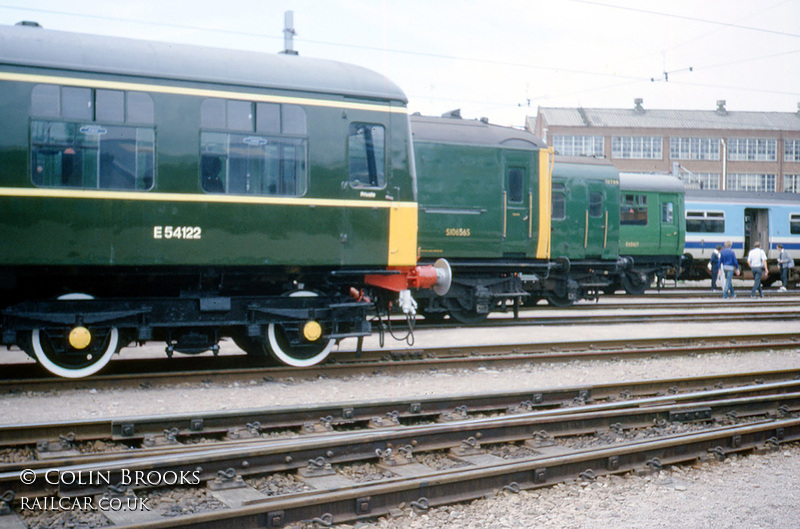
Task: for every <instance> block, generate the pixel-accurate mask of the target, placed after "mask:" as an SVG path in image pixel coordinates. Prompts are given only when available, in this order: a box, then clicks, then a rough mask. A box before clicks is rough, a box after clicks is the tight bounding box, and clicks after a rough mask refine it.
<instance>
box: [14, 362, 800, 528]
mask: <svg viewBox="0 0 800 529" xmlns="http://www.w3.org/2000/svg"><path fill="white" fill-rule="evenodd" d="M796 377H797V372H795V371H785V372H762V373H742V374H732V375H729V376H724V377H714V378H713V379H701V378H693V379H671V380H661V381H647V382H641V383H627V384H620V385H604V386H597V387H583V388H568V389H561V390H556V391H554V392H552V393H547V392H544V391H543V392H542V393H541V394H502V395H500V394H493V395H483V396H479V397H476V396H468V395H458V396H451V397H448V398H440V399H432V400H430V401H424V402H406V403H392V402H385V403H362V404H360V405H358V406H354V405H352V404H350V405H348V408H347V409H345V408H342V407H339V408H337V407H330V408H317V409H314V410H313V411H311V410H308V409H306V410H300V409H295V410H280V411H273V413H272V414H270V413H268V412H265V411H262V414H261V415H260V416H259V418H261V419H263V420H264V421H265V422H264V423H263V424H262V425H259V426H258V427H257V428H256V430H257V432H255V433H253V432H252V430H253V427H252V423H251V426H250V427H248V430H249V431H251V433H253V436H252V437H249V438H240V439H230V438H228V439H222V440H218V441H217V442H215V443H213V444H210V445H200V444H191V443H190V442H189V440H190V439H191V437H192V435H190V432H191V430H192V427H191V425H188V427H187V428H183V429H180V428H178V432H177V433H173V434H172V435H171V437H172V438H173V440H172V441H168V440H167V439H166V436H168V435H167V433H165V434H164V435H165V438H164V439H163V440H162V441H161V442H156V443H154V444H153V445H151V446H150V447H149V448H148V447H140V448H138V449H136V450H133V451H129V452H126V453H111V454H93V455H85V456H79V455H75V454H68V455H58V454H55V455H53V454H49V453H48V452H47V450H45V451H44V453H43V454H38V455H39V459H36V460H30V459H29V460H24V461H20V462H17V463H7V464H3V465H2V466H0V488H2V489H4V490H8V491H12V492H13V496H14V497H15V498H16V499H14V500H12V504H13V505H15V506H19V505H20V504H21V502H22V498H28V500H27V503H28V504H30V502H31V501H34V500H33V499H34V498H40V499H41V501H46V498H76V497H92V498H93V500H92V501H93V502H95V503H96V504H99V503H100V502H101V501H102V499H103V498H106V500H107V501H111V500H109V498H115V497H116V498H126V497H127V498H129V499H130V498H133V497H135V498H137V500H136V501H138V502H141V501H145V502H147V501H149V500H150V499H152V498H153V497H157V496H158V492H157V491H159V490H160V489H162V488H163V487H164V485H165V484H166V485H172V483H165V482H164V480H163V479H162V478H163V477H164V476H179V475H185V476H191V477H192V481H193V483H192V485H194V487H195V488H200V489H202V491H203V492H202V495H203V496H204V497H207V498H213V499H215V500H216V507H217V508H216V509H215V510H212V511H210V512H205V513H202V514H194V515H189V516H181V517H172V518H169V519H164V518H163V517H162V516H161V513H159V512H154V511H152V510H131V511H127V512H123V513H120V512H116V511H113V510H112V512H104V513H103V514H105V515H106V516H107V517H108V518H109V520H110V521H111V522H113V523H114V524H115V525H121V526H125V527H167V526H169V527H228V526H232V525H234V526H237V527H239V526H241V527H283V526H284V525H286V524H290V523H297V522H313V521H315V520H316V521H317V523H319V524H320V525H330V524H332V523H341V522H348V521H354V520H358V519H364V518H370V517H375V516H379V515H382V514H386V513H387V512H388V511H389V510H391V509H397V508H398V507H399V506H400V505H401V504H405V505H417V507H418V508H420V509H427V508H430V507H433V506H436V505H442V504H446V503H452V502H458V501H464V500H468V499H472V498H475V497H480V496H482V495H483V494H486V493H490V492H496V491H498V490H509V491H511V492H513V491H517V490H521V489H529V488H535V487H542V486H548V485H552V484H554V483H558V482H561V481H564V480H571V479H592V477H593V476H597V475H599V474H603V473H623V472H627V471H631V470H643V469H647V468H649V469H650V470H651V471H657V470H658V469H660V468H661V467H663V466H666V465H670V464H676V463H681V462H687V461H692V460H694V459H697V458H700V457H709V456H711V457H725V456H727V455H729V454H731V453H736V452H743V451H751V450H754V449H767V448H768V447H775V446H778V445H780V444H781V443H786V442H793V441H796V440H798V439H800V419H797V415H798V412H800V380H798V379H797V378H796ZM753 381H757V383H754V384H748V383H749V382H753ZM711 383H713V384H719V385H721V386H723V387H718V388H714V389H709V388H708V384H711ZM537 395H539V396H537ZM545 395H547V396H545ZM522 398H526V399H527V400H526V401H523V402H520V399H522ZM509 403H512V404H511V405H509ZM392 406H395V408H394V409H393V412H390V413H389V414H388V415H385V416H384V417H385V419H383V420H382V421H375V419H374V418H373V419H370V420H369V421H367V420H366V417H367V416H368V415H370V414H372V413H377V412H380V411H385V409H390V408H392ZM464 406H466V409H464ZM356 409H358V410H359V411H356ZM348 410H350V411H348ZM290 411H291V412H292V413H291V414H289V413H288V412H290ZM394 412H396V413H394ZM319 413H331V414H334V413H337V417H336V419H335V420H330V421H323V422H327V423H328V424H327V425H326V426H323V425H321V424H320V427H319V428H316V429H315V430H314V431H313V432H312V433H309V434H307V435H301V434H300V433H299V432H296V435H293V436H290V437H286V436H281V437H277V438H269V437H264V436H263V435H266V434H267V430H269V429H270V428H279V429H282V428H286V427H287V417H288V416H289V415H294V416H301V415H305V416H308V415H309V414H311V415H316V414H319ZM251 417H252V416H251ZM146 419H148V418H141V419H140V420H139V421H138V424H141V425H143V424H144V423H145V422H146ZM186 419H188V417H182V418H173V420H175V421H178V422H182V421H185V420H186ZM194 419H195V420H196V419H198V417H196V416H195V417H194ZM202 419H203V420H205V419H206V418H205V417H203V418H202ZM149 420H151V425H150V428H152V429H157V428H159V427H161V426H163V424H159V423H158V422H157V421H158V420H159V419H157V418H149ZM152 421H155V422H152ZM211 423H212V421H211V417H209V422H208V424H209V428H210V430H214V431H217V432H221V431H222V430H224V429H225V426H226V425H224V424H220V425H218V426H212V425H211ZM176 424H177V423H176ZM202 424H203V425H205V424H206V423H205V421H204V422H203V423H202ZM184 426H186V425H184ZM49 427H50V428H53V429H59V428H62V429H63V428H64V427H67V428H69V427H72V428H75V429H77V428H78V427H79V425H64V424H62V425H49ZM176 428H177V427H176ZM301 429H302V427H301ZM144 431H146V428H144V427H143V426H142V432H144ZM301 431H302V430H301ZM114 432H116V433H114ZM7 433H9V431H5V432H3V435H2V436H0V438H7V435H5V434H7ZM119 433H120V430H115V429H114V427H113V426H112V434H111V437H112V438H113V437H114V435H118V434H119ZM194 433H195V434H199V433H200V432H197V431H195V432H194ZM209 433H212V432H205V434H206V435H208V434H209ZM81 435H83V434H81ZM105 435H106V436H108V435H109V434H108V432H106V434H105ZM145 437H146V436H145ZM136 439H137V440H143V439H144V437H136ZM129 440H131V439H129ZM26 441H29V440H26ZM50 442H51V441H46V440H40V442H39V445H41V446H44V445H45V444H46V443H47V444H49V443H50ZM184 443H186V444H184ZM22 472H26V473H27V474H26V476H28V477H30V476H34V477H35V479H31V480H30V481H31V483H30V484H28V485H25V484H23V483H22V482H21V477H20V476H21V475H22ZM48 473H49V478H48ZM276 474H277V475H279V476H280V478H279V480H280V481H282V482H286V481H290V482H291V483H293V484H295V485H297V490H296V491H295V492H293V493H290V494H285V495H278V496H273V497H270V496H268V495H267V494H265V492H264V491H263V490H262V489H260V488H259V487H260V485H259V484H263V480H267V481H269V480H270V479H272V478H271V477H270V476H272V475H276ZM62 476H66V477H67V478H70V479H66V480H65V479H63V478H62ZM75 476H84V477H85V476H94V477H95V478H98V479H88V480H84V482H83V483H77V482H76V480H75V479H74V478H75ZM125 476H128V478H129V480H130V476H142V480H140V481H136V482H135V483H130V482H129V483H128V484H129V485H135V486H130V487H125V486H120V484H122V485H125ZM147 476H151V477H152V478H148V477H147ZM156 476H157V477H158V478H159V479H158V480H156V478H155V477H156ZM265 476H266V477H265ZM56 477H57V479H56ZM159 480H161V481H159ZM167 481H168V480H167ZM194 481H196V483H194ZM53 482H55V484H54V483H53ZM268 488H269V487H268ZM115 495H116V496H115ZM196 495H197V494H195V496H196ZM6 497H7V498H8V497H9V496H8V493H7V494H6ZM119 501H122V500H119ZM154 503H155V502H154ZM151 504H152V503H151ZM17 511H19V509H17Z"/></svg>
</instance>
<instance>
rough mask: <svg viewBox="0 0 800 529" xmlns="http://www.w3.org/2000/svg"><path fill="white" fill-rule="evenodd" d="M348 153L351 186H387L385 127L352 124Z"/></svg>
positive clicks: (362, 187) (374, 187)
mask: <svg viewBox="0 0 800 529" xmlns="http://www.w3.org/2000/svg"><path fill="white" fill-rule="evenodd" d="M347 152H348V158H349V160H350V185H351V186H353V187H354V188H356V189H364V188H372V189H380V188H382V187H384V186H385V185H386V131H385V129H384V128H383V125H375V124H372V123H351V124H350V136H349V137H348V139H347Z"/></svg>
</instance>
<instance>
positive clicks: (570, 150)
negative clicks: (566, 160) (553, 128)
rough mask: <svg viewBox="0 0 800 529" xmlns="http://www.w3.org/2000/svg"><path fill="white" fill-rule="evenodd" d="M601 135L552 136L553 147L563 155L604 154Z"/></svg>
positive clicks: (599, 155) (600, 155)
mask: <svg viewBox="0 0 800 529" xmlns="http://www.w3.org/2000/svg"><path fill="white" fill-rule="evenodd" d="M604 148H605V141H604V138H603V137H602V136H553V149H554V150H555V151H556V152H557V153H558V154H563V155H564V156H598V157H602V156H604V155H605V154H604V153H605V151H604Z"/></svg>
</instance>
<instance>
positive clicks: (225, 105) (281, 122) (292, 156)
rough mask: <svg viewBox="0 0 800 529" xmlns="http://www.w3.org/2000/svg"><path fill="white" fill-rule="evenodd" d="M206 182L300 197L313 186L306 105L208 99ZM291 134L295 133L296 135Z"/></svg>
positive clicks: (213, 188)
mask: <svg viewBox="0 0 800 529" xmlns="http://www.w3.org/2000/svg"><path fill="white" fill-rule="evenodd" d="M200 112H201V119H200V122H201V124H202V125H203V127H207V128H214V129H223V131H202V132H201V134H200V182H201V186H202V188H203V190H204V191H206V192H207V193H228V194H238V195H278V196H300V195H304V194H305V193H306V190H307V174H308V168H307V159H308V153H307V151H308V140H307V138H305V137H300V134H299V131H305V130H306V117H305V116H306V115H305V110H304V109H303V108H302V107H300V106H298V105H280V104H275V103H252V102H248V101H235V100H220V99H206V100H205V101H203V103H201V108H200ZM290 134H295V136H292V135H290Z"/></svg>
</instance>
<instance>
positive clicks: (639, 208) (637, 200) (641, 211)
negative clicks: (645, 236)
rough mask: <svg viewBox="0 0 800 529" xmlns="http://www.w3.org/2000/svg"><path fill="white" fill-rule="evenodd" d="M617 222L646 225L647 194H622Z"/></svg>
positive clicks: (628, 224) (629, 224)
mask: <svg viewBox="0 0 800 529" xmlns="http://www.w3.org/2000/svg"><path fill="white" fill-rule="evenodd" d="M619 223H620V224H623V225H627V226H647V195H633V194H627V193H626V194H624V195H623V196H622V204H621V205H620V208H619Z"/></svg>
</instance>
